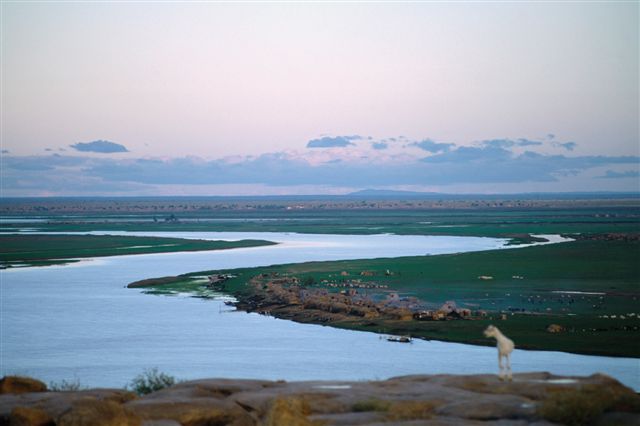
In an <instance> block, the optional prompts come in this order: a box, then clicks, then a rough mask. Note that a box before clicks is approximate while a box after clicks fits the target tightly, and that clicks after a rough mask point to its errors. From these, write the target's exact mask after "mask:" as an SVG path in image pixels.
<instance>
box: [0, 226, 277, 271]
mask: <svg viewBox="0 0 640 426" xmlns="http://www.w3.org/2000/svg"><path fill="white" fill-rule="evenodd" d="M273 244H276V243H274V242H271V241H264V240H241V241H210V240H209V241H208V240H196V239H183V238H163V237H137V236H115V235H50V234H8V235H0V247H2V249H1V250H0V268H3V269H5V268H15V267H28V266H47V265H56V264H65V263H73V262H77V259H82V258H92V257H107V256H122V255H127V254H150V253H172V252H180V251H206V250H227V249H233V248H241V247H258V246H267V245H273Z"/></svg>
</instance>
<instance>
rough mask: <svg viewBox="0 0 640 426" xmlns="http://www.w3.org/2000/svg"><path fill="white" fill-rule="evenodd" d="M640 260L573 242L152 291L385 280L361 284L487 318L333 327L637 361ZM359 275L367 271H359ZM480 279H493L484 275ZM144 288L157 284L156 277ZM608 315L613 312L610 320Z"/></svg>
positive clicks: (624, 246) (176, 282)
mask: <svg viewBox="0 0 640 426" xmlns="http://www.w3.org/2000/svg"><path fill="white" fill-rule="evenodd" d="M639 260H640V243H639V242H638V241H631V242H629V241H574V242H569V243H561V244H553V245H547V246H537V247H528V248H517V249H504V250H493V251H485V252H475V253H461V254H452V255H439V256H419V257H403V258H393V259H392V258H385V259H372V260H355V261H337V262H310V263H302V264H292V265H279V266H272V267H263V268H247V269H237V270H230V271H207V272H199V273H194V274H186V275H183V276H179V277H175V278H174V279H172V280H169V282H168V283H165V285H162V286H157V287H154V288H153V289H152V291H153V292H154V293H155V294H167V293H171V292H194V293H196V294H198V295H199V296H203V297H206V296H207V292H210V290H208V289H207V288H206V286H205V285H204V283H203V281H202V277H203V276H205V275H207V274H208V273H230V274H234V275H237V278H233V279H231V280H229V281H227V282H226V283H225V291H226V292H228V293H231V294H234V295H237V296H242V294H243V292H246V291H247V288H248V287H247V286H246V285H245V283H246V282H247V281H248V280H249V279H250V278H251V277H253V276H255V275H257V274H259V273H276V272H277V273H278V274H279V275H280V276H283V275H289V276H296V277H298V278H300V280H301V282H306V283H311V282H313V284H311V285H312V286H314V287H322V286H326V284H323V283H322V281H323V280H326V281H327V282H336V283H339V282H341V281H348V280H360V281H361V282H363V283H367V282H368V283H378V284H383V285H386V286H388V289H384V290H379V289H376V290H362V291H365V292H370V295H371V296H372V297H384V296H385V293H386V292H389V291H397V292H399V293H400V295H401V296H403V297H406V296H413V297H416V298H419V299H421V300H422V301H424V302H425V303H426V304H427V305H429V306H433V307H437V306H439V305H440V304H442V303H444V302H445V301H450V300H453V301H455V302H456V303H457V304H458V306H461V307H467V308H470V309H473V310H476V309H482V310H486V311H488V313H489V315H488V317H487V318H486V319H477V320H452V321H389V320H384V321H381V320H375V319H374V320H367V321H364V320H359V319H354V320H348V321H344V322H340V323H333V324H331V325H333V326H337V327H343V328H350V329H358V330H365V331H374V332H379V333H392V334H410V335H412V336H414V337H422V338H427V339H437V340H443V341H454V342H466V343H473V344H492V342H491V341H489V340H488V339H485V338H484V337H482V330H483V328H485V327H486V326H487V325H488V324H490V323H494V324H497V325H498V326H499V327H500V328H501V329H502V330H503V331H504V332H505V334H507V335H508V336H510V337H512V338H513V339H514V340H515V341H516V344H517V346H518V347H520V348H530V349H544V350H559V351H567V352H575V353H587V354H597V355H611V356H632V357H640V345H638V343H637V342H638V337H640V331H639V327H640V318H639V317H638V314H640V304H639V299H640V262H639ZM362 271H370V272H371V273H373V275H371V276H363V275H361V272H362ZM387 271H388V272H387ZM343 272H346V273H347V274H348V275H345V274H343ZM481 275H485V276H492V277H493V279H491V280H480V279H478V277H479V276H481ZM514 276H516V277H522V279H520V278H513V277H514ZM196 277H197V278H196ZM192 279H194V281H192ZM149 284H150V285H151V286H152V287H153V282H150V283H149ZM330 291H339V288H338V289H335V288H330ZM359 291H361V290H359ZM559 292H582V293H579V294H578V293H559ZM584 293H598V294H584ZM600 293H602V294H600ZM523 311H524V312H523ZM502 313H505V314H506V320H501V319H499V318H501V317H502ZM629 314H635V315H631V316H629ZM613 315H615V316H616V318H611V316H613ZM605 316H606V317H607V318H605ZM621 316H623V317H624V319H623V318H621ZM550 324H559V325H561V326H563V327H565V329H566V331H565V332H563V333H558V334H550V333H549V332H547V330H546V329H547V326H548V325H550Z"/></svg>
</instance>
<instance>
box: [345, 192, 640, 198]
mask: <svg viewBox="0 0 640 426" xmlns="http://www.w3.org/2000/svg"><path fill="white" fill-rule="evenodd" d="M342 197H345V198H370V199H372V198H373V199H425V200H429V199H437V200H505V199H509V200H513V199H521V200H589V199H594V200H603V199H628V198H632V199H637V198H640V193H638V192H529V193H519V194H446V193H440V192H417V191H395V190H390V189H363V190H361V191H355V192H351V193H349V194H346V195H343V196H342Z"/></svg>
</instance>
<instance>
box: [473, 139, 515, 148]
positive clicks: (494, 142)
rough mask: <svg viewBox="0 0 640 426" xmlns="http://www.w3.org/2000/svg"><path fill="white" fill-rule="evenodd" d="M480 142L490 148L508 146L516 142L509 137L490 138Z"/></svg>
mask: <svg viewBox="0 0 640 426" xmlns="http://www.w3.org/2000/svg"><path fill="white" fill-rule="evenodd" d="M480 144H481V145H483V146H488V147H491V148H510V147H512V146H514V145H515V144H516V143H515V142H514V141H512V140H511V139H490V140H485V141H482V142H480Z"/></svg>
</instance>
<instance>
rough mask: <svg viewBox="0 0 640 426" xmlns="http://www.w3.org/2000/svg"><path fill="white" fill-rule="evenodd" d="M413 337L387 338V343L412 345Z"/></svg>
mask: <svg viewBox="0 0 640 426" xmlns="http://www.w3.org/2000/svg"><path fill="white" fill-rule="evenodd" d="M411 340H412V339H411V336H387V341H389V342H398V343H411Z"/></svg>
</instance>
